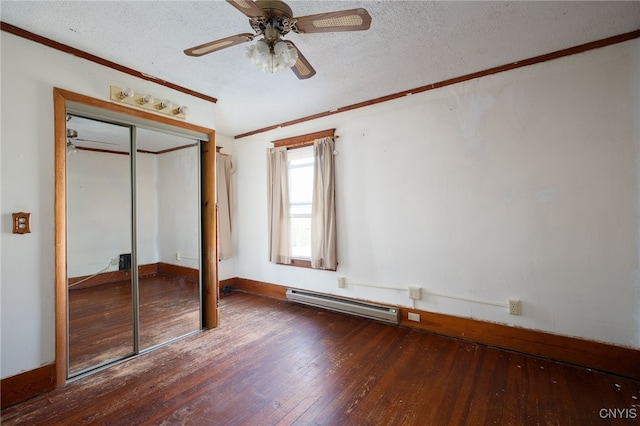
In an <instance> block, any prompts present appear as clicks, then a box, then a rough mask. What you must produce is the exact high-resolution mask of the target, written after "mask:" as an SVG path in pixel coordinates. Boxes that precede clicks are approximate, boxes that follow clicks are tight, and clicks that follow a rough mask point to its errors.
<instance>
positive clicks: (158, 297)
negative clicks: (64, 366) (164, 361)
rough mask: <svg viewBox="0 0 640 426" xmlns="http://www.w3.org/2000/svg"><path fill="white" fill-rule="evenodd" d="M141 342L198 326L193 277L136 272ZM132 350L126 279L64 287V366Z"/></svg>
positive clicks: (78, 367)
mask: <svg viewBox="0 0 640 426" xmlns="http://www.w3.org/2000/svg"><path fill="white" fill-rule="evenodd" d="M139 288H140V290H139V301H140V303H139V305H140V347H141V349H142V350H144V349H147V348H150V347H152V346H155V345H159V344H161V343H163V342H166V341H169V340H171V339H174V338H176V337H179V336H183V335H185V334H187V333H190V332H193V331H197V330H198V329H199V328H200V296H199V292H198V283H197V281H195V280H189V279H186V278H184V277H177V276H173V275H166V274H151V275H147V276H144V277H141V278H140V286H139ZM132 353H133V309H132V296H131V281H130V280H129V281H117V282H111V283H106V284H101V285H96V286H92V287H84V288H72V289H71V290H69V371H70V372H72V373H75V372H80V371H83V370H85V369H87V368H89V367H93V366H95V365H98V364H101V363H105V362H109V361H113V360H117V359H119V358H122V357H125V356H127V355H130V354H132Z"/></svg>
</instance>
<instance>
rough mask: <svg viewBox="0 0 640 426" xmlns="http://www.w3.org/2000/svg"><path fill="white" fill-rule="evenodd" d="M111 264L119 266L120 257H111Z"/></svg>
mask: <svg viewBox="0 0 640 426" xmlns="http://www.w3.org/2000/svg"><path fill="white" fill-rule="evenodd" d="M111 266H118V258H117V257H112V258H111Z"/></svg>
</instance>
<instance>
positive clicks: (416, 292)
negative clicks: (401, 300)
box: [409, 286, 422, 300]
mask: <svg viewBox="0 0 640 426" xmlns="http://www.w3.org/2000/svg"><path fill="white" fill-rule="evenodd" d="M409 299H414V300H420V299H422V287H417V286H409Z"/></svg>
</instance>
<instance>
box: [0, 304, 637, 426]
mask: <svg viewBox="0 0 640 426" xmlns="http://www.w3.org/2000/svg"><path fill="white" fill-rule="evenodd" d="M220 307H221V315H222V322H221V325H220V326H219V327H218V328H217V329H214V330H209V331H205V332H202V333H198V334H197V335H192V336H189V337H187V338H185V339H182V340H180V341H178V342H175V343H173V344H171V345H168V346H165V347H162V348H159V349H157V350H155V351H153V352H150V353H148V354H145V355H141V356H139V357H137V358H134V359H131V360H129V361H126V362H124V363H121V364H118V365H115V366H113V367H110V368H108V369H106V370H103V371H100V372H98V373H95V374H93V375H91V376H89V377H85V378H83V379H79V380H77V381H74V382H71V383H69V384H67V385H66V386H65V387H64V388H61V389H57V390H54V391H52V392H50V393H48V394H45V395H42V396H40V397H37V398H34V399H32V400H29V401H26V402H24V403H21V404H19V405H16V406H13V407H10V408H7V409H5V410H3V411H2V424H3V425H16V424H28V425H52V424H73V425H80V424H109V425H162V424H165V425H175V424H188V425H311V424H318V425H459V424H460V425H464V424H467V425H484V424H499V425H580V426H582V425H599V424H603V425H606V424H611V425H621V424H634V425H637V424H638V417H640V401H639V399H638V398H640V382H639V381H634V380H631V379H626V378H622V377H617V376H613V375H608V374H604V373H601V372H597V371H591V370H588V369H584V368H579V367H573V366H568V365H565V364H560V363H556V362H552V361H548V360H543V359H539V358H534V357H528V356H525V355H522V354H517V353H512V352H507V351H503V350H499V349H495V348H490V347H485V346H481V345H476V344H472V343H468V342H463V341H459V340H453V339H448V338H445V337H441V336H436V335H432V334H427V333H422V332H419V331H415V330H410V329H405V328H401V327H396V326H392V325H386V324H382V323H379V322H375V321H370V320H366V319H361V318H355V317H351V316H348V315H342V314H338V313H333V312H328V311H323V310H320V309H316V308H312V307H307V306H303V305H298V304H294V303H290V302H286V301H282V300H276V299H270V298H265V297H260V296H255V295H251V294H245V293H238V292H234V293H232V294H230V295H228V296H223V297H222V298H221V300H220ZM603 409H605V410H606V409H621V410H624V409H626V410H627V411H626V413H627V417H631V416H632V413H637V415H636V418H633V419H631V418H627V419H618V418H616V419H611V418H604V419H603V418H601V414H602V413H605V414H606V413H608V412H606V411H605V412H603V411H601V410H603Z"/></svg>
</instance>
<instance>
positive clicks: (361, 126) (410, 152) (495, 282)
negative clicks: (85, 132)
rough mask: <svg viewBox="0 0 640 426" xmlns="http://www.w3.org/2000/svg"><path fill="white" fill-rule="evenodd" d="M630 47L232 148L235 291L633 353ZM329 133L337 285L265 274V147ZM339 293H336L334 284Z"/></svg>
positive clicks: (635, 163) (638, 152) (637, 332)
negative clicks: (272, 291)
mask: <svg viewBox="0 0 640 426" xmlns="http://www.w3.org/2000/svg"><path fill="white" fill-rule="evenodd" d="M639 51H640V40H633V41H629V42H625V43H622V44H618V45H614V46H610V47H607V48H603V49H599V50H595V51H590V52H586V53H582V54H579V55H574V56H569V57H565V58H561V59H558V60H554V61H551V62H546V63H542V64H537V65H534V66H530V67H527V68H522V69H517V70H513V71H509V72H505V73H501V74H496V75H492V76H488V77H483V78H481V79H476V80H472V81H468V82H464V83H460V84H456V85H453V86H448V87H445V88H442V89H438V90H432V91H428V92H424V93H421V94H415V95H412V96H409V97H405V98H402V99H398V100H394V101H391V102H387V103H383V104H377V105H374V106H370V107H367V108H363V109H358V110H354V111H351V112H347V113H341V114H336V115H332V116H329V117H325V118H322V119H318V120H314V121H312V122H307V123H302V124H299V125H295V126H291V127H285V128H281V129H277V130H273V131H271V132H268V133H263V134H258V135H253V136H250V137H246V138H243V139H241V140H239V141H238V142H237V144H238V146H237V169H238V171H237V187H238V191H237V192H238V210H237V211H238V214H237V220H238V230H239V242H238V247H239V249H238V259H237V272H238V276H239V277H243V278H249V279H255V280H261V281H266V282H271V283H277V284H281V285H289V286H294V287H298V288H305V289H313V290H317V291H321V292H325V293H333V294H341V295H346V296H350V297H355V298H360V299H367V300H372V301H379V302H387V303H392V304H398V305H404V306H411V305H412V303H411V300H410V299H408V292H407V291H405V290H402V291H399V290H398V291H396V290H388V289H377V288H369V287H362V286H354V285H349V283H350V282H351V283H361V284H367V285H374V286H388V287H401V288H406V287H407V286H409V285H418V286H421V287H423V289H425V290H427V291H432V292H437V293H445V294H451V295H457V296H463V297H468V298H477V299H483V300H489V301H497V302H500V303H506V302H507V300H508V299H509V298H510V297H514V298H519V299H521V300H522V310H523V314H522V315H521V316H513V315H509V314H508V312H507V309H506V308H503V307H498V306H490V305H485V304H481V303H474V302H469V301H462V300H456V299H449V298H444V297H438V296H433V295H428V296H427V297H424V298H423V299H422V300H420V301H417V302H416V305H415V307H416V308H418V309H421V310H426V311H434V312H442V313H447V314H452V315H456V316H462V317H470V318H477V319H481V320H486V321H493V322H498V323H506V324H513V325H516V326H521V327H526V328H530V329H537V330H545V331H549V332H554V333H558V334H563V335H570V336H579V337H583V338H587V339H592V340H598V341H604V342H609V343H614V344H620V345H627V346H631V347H635V348H640V273H639V266H638V262H639V260H638V259H639V256H640V249H639V247H640V235H639V233H640V146H639V145H640V142H639V141H640V131H639V129H640V126H639V125H638V117H639V116H640V103H639V98H640V95H639V79H640V63H639V62H640V61H639V59H638V58H639V57H640V53H639ZM332 127H335V128H336V129H337V132H336V133H337V134H338V135H339V136H340V137H339V139H338V140H337V144H336V146H337V150H338V152H339V154H338V155H337V157H336V167H337V171H336V183H337V189H336V192H337V195H336V196H337V210H338V211H337V214H338V222H337V227H338V258H339V266H338V271H337V272H326V271H315V270H307V269H303V268H295V267H289V266H281V265H274V264H271V263H269V262H268V261H267V219H266V218H267V213H266V183H265V176H266V165H265V164H266V161H265V149H266V148H267V147H269V146H270V143H269V141H271V140H275V139H279V138H283V137H287V136H294V135H299V134H304V133H309V132H312V131H318V130H323V129H327V128H332ZM338 276H345V277H346V278H347V287H346V288H344V289H339V288H337V283H336V280H337V277H338Z"/></svg>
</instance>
